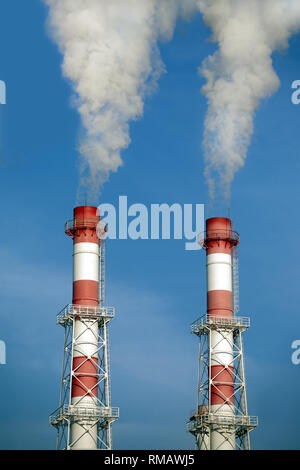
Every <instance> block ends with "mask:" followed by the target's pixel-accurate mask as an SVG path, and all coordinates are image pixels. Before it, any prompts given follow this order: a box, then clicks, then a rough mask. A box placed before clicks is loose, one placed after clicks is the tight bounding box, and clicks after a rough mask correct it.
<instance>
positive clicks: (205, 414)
mask: <svg viewBox="0 0 300 470" xmlns="http://www.w3.org/2000/svg"><path fill="white" fill-rule="evenodd" d="M200 242H201V244H202V246H203V248H204V249H205V250H206V273H207V314H206V315H204V316H202V317H201V318H200V319H198V320H197V321H195V322H194V323H193V324H192V325H191V332H192V333H193V334H195V335H197V336H198V337H199V362H198V389H197V408H196V410H195V411H193V412H192V413H191V418H190V420H189V422H188V423H187V430H188V431H189V432H190V433H192V434H193V435H194V436H195V441H196V449H198V450H238V449H250V437H249V433H250V431H251V430H252V429H254V428H255V427H256V426H257V418H256V417H253V416H249V415H248V409H247V396H246V383H245V371H244V356H243V338H242V333H243V332H244V331H245V330H246V329H247V328H249V326H250V320H249V318H248V317H241V316H237V315H236V314H237V312H238V310H239V300H238V299H239V295H238V294H239V291H238V288H239V287H238V286H239V282H238V256H237V247H238V244H239V235H238V234H237V233H236V232H234V231H233V230H232V223H231V220H230V219H227V218H223V217H214V218H211V219H207V221H206V232H205V233H204V235H203V237H202V238H201V241H200Z"/></svg>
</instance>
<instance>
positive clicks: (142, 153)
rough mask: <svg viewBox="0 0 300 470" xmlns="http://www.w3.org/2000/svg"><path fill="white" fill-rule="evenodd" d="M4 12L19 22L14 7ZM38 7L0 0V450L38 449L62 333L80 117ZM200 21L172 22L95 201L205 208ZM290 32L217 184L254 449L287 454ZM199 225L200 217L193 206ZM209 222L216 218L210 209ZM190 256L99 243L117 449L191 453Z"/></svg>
mask: <svg viewBox="0 0 300 470" xmlns="http://www.w3.org/2000/svg"><path fill="white" fill-rule="evenodd" d="M16 12H17V13H18V14H16ZM45 17H46V10H45V8H44V7H43V6H42V5H41V2H40V1H39V0H31V1H30V2H24V1H21V0H10V1H9V2H3V4H2V5H1V15H0V49H1V60H0V79H1V80H5V82H6V83H7V104H6V105H5V106H0V148H1V167H0V181H1V183H0V192H1V198H0V204H1V234H0V238H1V244H0V291H1V313H0V339H2V340H4V341H5V342H6V344H7V364H6V365H1V366H0V381H1V392H0V396H1V399H0V419H1V429H0V446H1V448H2V449H53V448H54V447H55V438H56V435H55V431H54V429H51V428H50V427H49V426H48V415H49V413H51V412H52V411H53V410H54V409H56V408H57V407H58V400H59V382H60V372H61V358H62V349H63V329H62V328H61V327H59V326H56V324H55V321H56V318H55V317H56V314H57V312H58V311H59V310H60V309H61V308H62V307H63V306H64V305H66V304H67V303H70V301H71V288H72V243H71V241H70V240H69V239H68V238H67V237H66V236H65V234H64V222H65V221H66V220H67V219H68V218H70V217H71V214H72V209H73V206H74V204H75V202H76V191H77V187H78V160H77V154H76V143H77V141H78V130H79V119H78V116H77V113H76V111H75V110H74V109H72V108H71V106H70V97H71V90H70V87H69V84H68V83H67V82H66V81H64V80H63V79H62V77H61V70H60V63H61V57H60V55H59V54H58V52H57V48H56V46H55V45H53V44H52V43H51V42H50V40H49V39H48V37H47V35H46V33H45V28H44V23H45ZM209 34H210V33H209V31H208V30H207V29H206V28H205V27H204V25H203V24H202V22H201V17H200V15H198V16H196V17H195V18H194V20H193V21H192V22H191V23H190V24H187V23H179V24H178V26H177V29H176V32H175V36H174V39H173V41H172V42H171V43H168V44H163V45H161V53H162V57H163V60H164V62H165V64H166V67H167V70H168V73H167V74H166V75H164V76H163V77H162V79H161V80H160V87H159V90H158V91H157V93H156V94H155V95H154V96H153V97H152V98H151V99H149V100H148V101H147V102H146V106H145V114H144V118H143V119H142V120H140V121H138V122H135V123H134V124H133V125H132V126H131V138H132V144H131V146H130V147H129V149H128V150H126V151H125V152H124V153H123V159H124V162H125V164H124V166H123V167H122V168H121V169H120V170H119V172H118V173H117V174H115V175H113V176H112V177H111V179H110V181H109V182H108V183H107V184H105V187H104V190H103V193H102V195H101V199H100V198H99V201H98V202H99V203H100V202H111V203H114V204H115V203H116V202H117V200H118V197H119V195H127V196H128V201H129V203H130V204H132V203H134V202H139V203H144V204H146V205H149V204H151V203H162V202H167V203H169V204H171V203H173V202H178V203H180V204H184V203H194V204H195V203H206V202H207V200H208V195H207V188H206V185H205V182H204V177H203V166H204V165H203V155H202V147H201V138H202V131H203V122H204V116H205V111H206V102H205V99H204V97H203V96H201V95H200V93H199V89H200V87H201V85H202V83H203V82H202V79H201V78H200V77H199V76H198V75H197V67H198V66H199V65H200V63H201V61H202V60H203V59H204V58H205V57H206V56H207V55H208V53H210V52H212V51H214V47H215V46H214V45H213V44H211V43H209V42H206V41H205V39H206V38H207V37H208V36H209ZM299 51H300V37H299V36H298V37H294V38H293V39H292V40H291V41H290V48H289V51H288V52H287V53H284V54H276V55H275V56H274V66H275V69H276V71H277V73H278V75H279V77H280V80H281V88H280V90H279V91H278V93H277V94H276V95H274V96H273V97H272V98H271V99H269V100H267V101H264V102H263V103H262V105H261V106H260V108H259V110H258V112H257V115H256V120H255V131H254V137H253V141H252V144H251V147H250V149H249V155H248V159H247V162H246V165H245V167H244V168H243V169H242V171H240V172H239V173H238V174H237V176H236V178H235V181H234V184H233V188H232V201H231V217H232V219H233V221H234V225H235V228H236V230H238V231H239V233H240V236H241V245H240V305H241V313H242V314H245V315H250V316H251V321H252V327H251V329H250V330H249V331H248V332H247V333H245V337H244V339H245V358H246V373H247V384H248V404H249V412H250V414H253V415H258V416H259V420H260V426H259V428H258V429H257V430H256V431H254V432H253V433H252V445H253V447H254V448H256V449H293V448H294V449H297V448H298V449H299V437H298V435H299V431H298V420H299V416H300V402H299V386H300V365H299V366H295V365H293V364H292V362H291V353H292V350H291V343H292V341H294V340H295V339H300V321H299V266H300V252H299V237H300V218H299V216H298V214H299V205H300V189H299V174H300V159H299V144H300V132H299V129H300V106H295V105H293V104H292V103H291V99H290V97H291V83H292V82H293V81H294V80H296V79H300V52H299ZM206 215H207V216H211V215H214V214H213V213H208V212H207V213H206ZM217 215H218V214H217ZM204 264H205V258H204V253H202V252H201V251H199V252H188V251H185V250H184V242H183V241H166V240H165V241H150V240H148V241H147V240H145V241H118V240H116V241H111V242H109V244H108V246H107V285H108V296H107V297H108V299H107V300H108V304H110V305H115V306H116V318H115V319H114V320H113V322H112V325H111V356H112V397H113V405H115V406H119V407H120V415H121V417H120V420H119V421H118V422H117V423H116V424H115V425H114V427H113V437H114V447H115V448H116V449H141V448H144V449H155V448H156V449H160V448H164V449H166V448H169V449H193V447H194V441H193V438H192V436H190V435H188V434H186V432H185V422H186V420H187V419H188V417H189V412H190V410H191V409H192V408H193V407H194V406H195V400H196V373H197V340H196V338H195V337H193V336H192V335H191V334H190V333H189V325H190V323H191V322H192V321H193V320H194V319H196V318H197V317H198V316H200V315H201V314H203V313H204V312H205V306H206V305H205V302H206V299H205V268H204Z"/></svg>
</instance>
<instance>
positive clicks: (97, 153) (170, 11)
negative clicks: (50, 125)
mask: <svg viewBox="0 0 300 470" xmlns="http://www.w3.org/2000/svg"><path fill="white" fill-rule="evenodd" d="M42 1H44V3H46V5H48V6H49V18H48V25H49V30H50V34H51V36H52V38H53V39H54V41H55V42H56V43H57V44H58V46H59V50H60V52H61V53H62V55H63V64H62V70H63V75H64V76H65V77H66V78H67V79H69V80H70V81H71V84H72V87H73V90H74V95H75V96H74V98H75V100H74V101H75V106H76V107H77V109H78V111H79V114H80V116H81V121H82V126H83V137H82V139H81V141H80V147H79V151H80V154H81V155H82V157H83V159H82V161H83V162H85V169H86V170H87V171H88V177H87V178H86V177H84V182H85V184H86V185H88V186H89V188H92V189H93V190H94V191H96V192H97V191H98V189H99V187H100V186H101V184H102V183H103V182H104V181H106V180H107V179H108V176H109V174H110V172H115V171H117V169H118V168H119V167H120V165H122V159H121V155H120V153H121V151H122V150H123V149H126V148H127V147H128V145H129V144H130V136H129V122H130V121H131V120H136V119H138V118H139V117H141V116H142V115H143V107H144V100H145V97H146V95H147V94H148V93H149V92H151V91H153V89H155V86H156V83H157V80H158V78H159V77H160V75H161V74H162V73H163V72H164V71H165V69H164V65H163V63H162V61H161V58H160V54H159V50H158V47H157V43H158V41H159V40H169V39H171V37H172V34H173V30H174V27H175V24H176V19H177V17H178V15H182V16H183V17H184V16H188V15H189V14H190V13H191V12H192V10H193V9H194V8H195V3H194V0H184V1H181V0H42ZM85 174H86V173H85Z"/></svg>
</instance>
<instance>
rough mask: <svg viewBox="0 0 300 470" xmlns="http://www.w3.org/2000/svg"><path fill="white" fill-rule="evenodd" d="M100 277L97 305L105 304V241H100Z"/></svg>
mask: <svg viewBox="0 0 300 470" xmlns="http://www.w3.org/2000/svg"><path fill="white" fill-rule="evenodd" d="M99 265H100V276H99V303H100V305H103V304H104V302H105V239H104V238H102V239H101V240H100V263H99Z"/></svg>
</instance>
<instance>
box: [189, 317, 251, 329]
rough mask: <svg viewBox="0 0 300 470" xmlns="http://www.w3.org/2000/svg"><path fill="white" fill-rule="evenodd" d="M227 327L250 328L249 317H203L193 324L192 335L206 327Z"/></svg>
mask: <svg viewBox="0 0 300 470" xmlns="http://www.w3.org/2000/svg"><path fill="white" fill-rule="evenodd" d="M214 326H216V327H225V328H243V329H246V328H249V327H250V318H249V317H240V316H238V317H218V316H215V315H214V316H211V315H203V316H202V317H200V318H198V320H196V321H194V322H193V323H192V324H191V333H198V332H199V331H200V330H201V329H203V328H206V327H214Z"/></svg>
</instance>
